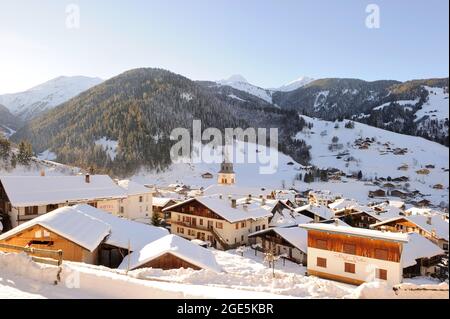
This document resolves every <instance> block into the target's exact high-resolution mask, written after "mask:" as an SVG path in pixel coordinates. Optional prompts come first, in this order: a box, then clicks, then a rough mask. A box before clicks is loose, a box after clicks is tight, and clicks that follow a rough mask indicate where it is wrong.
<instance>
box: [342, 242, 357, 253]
mask: <svg viewBox="0 0 450 319" xmlns="http://www.w3.org/2000/svg"><path fill="white" fill-rule="evenodd" d="M344 253H345V254H350V255H356V245H353V244H344Z"/></svg>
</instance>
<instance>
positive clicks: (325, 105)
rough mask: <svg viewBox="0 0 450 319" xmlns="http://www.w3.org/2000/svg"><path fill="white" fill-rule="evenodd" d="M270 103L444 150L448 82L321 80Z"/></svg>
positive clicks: (446, 140)
mask: <svg viewBox="0 0 450 319" xmlns="http://www.w3.org/2000/svg"><path fill="white" fill-rule="evenodd" d="M273 102H274V103H276V104H277V105H278V106H280V107H281V108H283V109H292V110H296V111H298V112H300V113H301V114H304V115H308V116H312V117H318V118H321V119H325V120H329V121H335V120H338V119H343V118H347V119H353V120H355V121H358V122H362V123H366V124H369V125H372V126H376V127H380V128H383V129H386V130H390V131H393V132H398V133H403V134H408V135H416V136H422V137H425V138H427V139H430V140H432V141H437V142H439V143H441V144H444V145H447V146H448V78H443V79H425V80H413V81H407V82H399V81H388V80H385V81H374V82H367V81H363V80H358V79H336V78H329V79H320V80H315V81H313V82H310V83H308V84H306V85H304V86H302V87H300V88H298V89H296V90H294V91H290V92H280V91H278V92H274V93H273Z"/></svg>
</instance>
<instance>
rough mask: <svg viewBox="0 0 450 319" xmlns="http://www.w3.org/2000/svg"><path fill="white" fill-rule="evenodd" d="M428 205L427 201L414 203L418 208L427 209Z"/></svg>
mask: <svg viewBox="0 0 450 319" xmlns="http://www.w3.org/2000/svg"><path fill="white" fill-rule="evenodd" d="M430 204H431V202H430V201H429V200H428V199H422V200H420V201H418V202H417V203H416V205H417V206H419V207H428V206H430Z"/></svg>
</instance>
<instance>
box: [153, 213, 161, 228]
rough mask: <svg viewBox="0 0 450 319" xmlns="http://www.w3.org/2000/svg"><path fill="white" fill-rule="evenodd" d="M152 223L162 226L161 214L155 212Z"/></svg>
mask: <svg viewBox="0 0 450 319" xmlns="http://www.w3.org/2000/svg"><path fill="white" fill-rule="evenodd" d="M152 225H153V226H160V225H161V219H160V218H159V214H158V213H156V212H154V213H153V215H152Z"/></svg>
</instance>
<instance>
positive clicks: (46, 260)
mask: <svg viewBox="0 0 450 319" xmlns="http://www.w3.org/2000/svg"><path fill="white" fill-rule="evenodd" d="M2 248H3V249H6V250H8V251H11V250H12V251H21V252H25V253H26V254H27V255H29V256H30V257H31V259H32V260H33V261H35V262H38V263H43V264H48V265H54V266H61V264H62V261H63V251H62V250H50V249H40V248H32V247H29V248H28V247H21V246H15V245H8V244H1V243H0V250H1V249H2ZM34 255H39V256H34Z"/></svg>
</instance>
